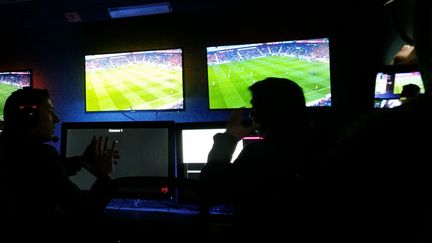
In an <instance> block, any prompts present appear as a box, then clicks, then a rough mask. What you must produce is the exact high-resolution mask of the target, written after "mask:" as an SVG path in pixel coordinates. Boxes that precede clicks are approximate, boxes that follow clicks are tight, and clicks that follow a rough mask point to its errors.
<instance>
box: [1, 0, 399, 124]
mask: <svg viewBox="0 0 432 243" xmlns="http://www.w3.org/2000/svg"><path fill="white" fill-rule="evenodd" d="M317 2H319V1H317ZM324 5H326V6H324ZM334 5H336V4H335V3H334ZM324 7H325V8H324ZM382 11H383V10H382V7H381V4H379V3H370V4H364V6H363V5H362V6H356V5H352V6H328V3H321V5H320V4H319V3H314V4H312V5H308V4H307V3H305V4H304V5H291V6H289V5H287V6H285V5H284V6H278V5H267V6H259V7H256V6H255V7H252V6H250V7H242V8H232V9H216V10H205V11H201V12H200V11H195V12H183V13H173V14H169V15H158V16H149V17H142V18H132V19H122V20H110V21H103V22H102V21H101V22H90V23H87V22H85V21H84V22H83V23H73V24H68V25H65V26H59V27H49V28H43V27H42V28H34V29H31V30H26V31H16V33H12V34H10V36H8V38H7V39H6V40H4V42H3V43H4V44H2V45H1V46H0V53H2V58H1V60H0V69H1V70H3V69H4V70H7V69H23V68H31V69H32V70H33V73H34V86H35V87H38V88H47V89H49V90H50V92H51V95H52V100H53V103H54V104H55V108H56V111H57V113H58V115H59V116H60V118H61V120H62V121H65V122H70V121H129V120H175V121H177V122H194V121H197V122H199V121H221V120H225V119H226V118H227V115H228V112H226V111H209V110H208V102H207V81H206V78H207V76H206V75H207V73H206V70H207V69H206V53H205V47H206V46H208V45H223V44H241V43H248V42H258V41H275V40H287V39H300V38H320V37H330V41H331V49H330V51H331V53H330V54H331V78H332V99H333V105H334V110H336V111H337V112H336V113H334V112H331V115H330V113H329V115H326V114H327V111H322V110H311V113H312V115H313V113H315V112H316V113H317V114H319V115H317V117H319V119H324V120H325V121H326V122H329V123H332V122H337V121H341V119H340V118H343V117H345V115H346V114H352V113H356V112H358V111H363V110H367V109H368V108H370V107H372V102H373V99H372V97H373V94H372V92H373V79H374V76H373V75H374V73H373V70H374V68H375V67H376V66H377V65H381V64H383V63H384V62H385V60H386V58H387V56H388V54H387V52H388V51H387V49H386V45H388V43H389V42H392V38H394V35H393V37H392V35H390V33H391V27H388V26H384V27H383V25H387V24H388V23H387V22H388V18H387V16H386V15H385V14H383V13H382ZM174 47H181V48H183V55H184V68H185V69H184V78H185V102H186V109H185V111H178V112H167V111H160V112H147V111H143V112H140V111H136V112H127V113H121V112H102V113H86V112H85V111H84V110H85V107H84V55H85V54H97V53H107V52H120V51H137V50H149V49H161V48H174ZM386 55H387V56H386ZM335 114H337V115H335ZM329 116H331V117H329ZM334 116H336V117H334ZM58 132H59V131H58Z"/></svg>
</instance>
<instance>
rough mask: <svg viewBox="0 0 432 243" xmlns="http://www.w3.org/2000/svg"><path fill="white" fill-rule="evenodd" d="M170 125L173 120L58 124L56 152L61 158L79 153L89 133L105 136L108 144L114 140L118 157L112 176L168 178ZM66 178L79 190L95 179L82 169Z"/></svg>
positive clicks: (172, 152)
mask: <svg viewBox="0 0 432 243" xmlns="http://www.w3.org/2000/svg"><path fill="white" fill-rule="evenodd" d="M174 124H175V123H174V122H173V121H149V122H147V121H143V122H64V123H62V126H61V145H60V154H61V156H62V157H64V158H66V157H70V156H77V155H81V154H82V153H83V152H84V150H85V149H86V147H87V145H88V144H89V143H90V141H91V139H92V137H93V136H96V137H99V136H102V137H105V136H106V137H108V138H109V141H110V144H111V142H112V141H114V140H117V141H118V142H117V150H118V152H119V156H120V157H119V159H118V163H117V164H116V166H115V168H114V175H113V179H119V178H131V177H137V178H162V179H163V180H168V179H169V178H174V174H175V171H174V170H175V165H174V162H175V161H174V159H175V158H174V156H175V149H174V146H175V126H174ZM70 178H71V180H72V181H73V182H74V183H75V184H77V185H78V187H79V188H80V189H82V190H89V189H90V188H91V186H92V184H93V183H94V181H95V180H96V178H95V177H94V176H93V175H92V174H90V173H89V172H88V171H87V170H85V169H82V170H81V171H79V172H78V173H77V174H76V175H74V176H71V177H70ZM146 180H147V181H150V179H146ZM137 190H139V188H137ZM163 190H165V189H164V188H161V192H163V193H165V194H166V195H169V194H170V193H173V192H171V191H169V190H167V191H163ZM137 194H138V191H137Z"/></svg>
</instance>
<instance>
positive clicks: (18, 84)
mask: <svg viewBox="0 0 432 243" xmlns="http://www.w3.org/2000/svg"><path fill="white" fill-rule="evenodd" d="M31 75H32V74H31V72H30V71H17V72H0V120H3V107H4V103H5V102H6V100H7V98H8V97H9V95H11V93H12V92H14V91H15V90H17V89H20V88H22V87H27V86H31Z"/></svg>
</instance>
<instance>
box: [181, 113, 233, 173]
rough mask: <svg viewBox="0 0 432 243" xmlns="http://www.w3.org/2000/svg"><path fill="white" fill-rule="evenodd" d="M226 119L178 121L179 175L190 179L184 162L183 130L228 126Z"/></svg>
mask: <svg viewBox="0 0 432 243" xmlns="http://www.w3.org/2000/svg"><path fill="white" fill-rule="evenodd" d="M226 123H227V122H226V121H208V122H183V123H176V127H175V134H176V163H177V177H178V178H181V179H188V178H186V176H185V173H184V172H185V164H184V163H183V144H182V140H183V137H182V131H183V130H185V129H206V128H210V129H211V128H226Z"/></svg>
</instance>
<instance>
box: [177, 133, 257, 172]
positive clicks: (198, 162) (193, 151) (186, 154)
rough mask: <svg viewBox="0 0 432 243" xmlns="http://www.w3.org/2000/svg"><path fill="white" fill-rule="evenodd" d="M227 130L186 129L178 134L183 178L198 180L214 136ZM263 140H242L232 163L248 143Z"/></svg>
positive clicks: (179, 161)
mask: <svg viewBox="0 0 432 243" xmlns="http://www.w3.org/2000/svg"><path fill="white" fill-rule="evenodd" d="M225 130H226V129H225V128H214V127H213V128H184V129H180V130H179V131H178V132H179V134H178V136H179V137H178V139H179V141H178V149H179V151H178V152H179V153H178V155H179V156H178V163H179V165H180V166H181V167H183V173H184V174H183V176H184V177H185V178H188V179H198V178H199V175H200V173H201V169H202V168H203V167H204V165H205V164H206V163H207V157H208V154H209V152H210V150H211V148H212V146H213V136H214V135H216V134H217V133H223V132H225ZM259 139H262V138H261V137H259V136H249V137H245V138H243V139H242V141H240V142H239V143H238V144H237V147H236V149H235V151H234V153H233V155H232V158H231V163H232V162H234V160H235V159H236V158H237V157H238V155H239V154H240V152H241V150H242V149H243V147H244V146H246V145H247V144H248V143H251V142H253V141H256V140H259Z"/></svg>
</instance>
